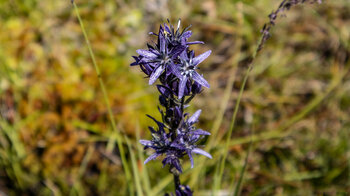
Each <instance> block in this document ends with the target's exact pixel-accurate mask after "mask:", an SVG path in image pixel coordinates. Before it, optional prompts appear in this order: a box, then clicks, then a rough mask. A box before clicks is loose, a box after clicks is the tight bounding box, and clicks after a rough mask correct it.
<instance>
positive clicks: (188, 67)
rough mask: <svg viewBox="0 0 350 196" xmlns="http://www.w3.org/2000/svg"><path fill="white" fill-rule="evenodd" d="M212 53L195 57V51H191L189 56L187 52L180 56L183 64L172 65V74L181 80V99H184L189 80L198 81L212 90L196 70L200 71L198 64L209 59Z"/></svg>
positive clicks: (179, 96) (179, 95)
mask: <svg viewBox="0 0 350 196" xmlns="http://www.w3.org/2000/svg"><path fill="white" fill-rule="evenodd" d="M210 53H211V50H208V51H207V52H205V53H203V54H201V55H198V56H196V57H194V52H193V51H191V52H190V54H189V55H188V54H186V52H183V53H181V55H180V56H179V58H180V61H181V64H171V65H170V70H171V72H172V73H173V74H174V75H176V77H177V78H179V80H180V84H179V93H178V98H179V99H181V98H182V97H183V95H184V91H185V87H186V83H187V80H189V79H192V80H194V81H196V82H197V83H198V84H200V85H202V86H205V87H207V88H210V85H209V83H208V82H207V81H206V80H205V79H204V78H203V76H201V75H200V74H199V73H197V71H196V69H198V68H197V66H198V64H200V63H201V62H202V61H204V60H205V59H206V58H208V56H209V55H210Z"/></svg>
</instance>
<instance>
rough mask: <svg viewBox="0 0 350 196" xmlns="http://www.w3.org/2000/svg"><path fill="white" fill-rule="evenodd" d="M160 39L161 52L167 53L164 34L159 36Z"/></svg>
mask: <svg viewBox="0 0 350 196" xmlns="http://www.w3.org/2000/svg"><path fill="white" fill-rule="evenodd" d="M158 39H159V49H160V51H161V52H165V43H166V42H165V38H164V36H163V34H162V33H160V34H159V36H158Z"/></svg>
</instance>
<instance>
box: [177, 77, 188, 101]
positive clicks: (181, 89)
mask: <svg viewBox="0 0 350 196" xmlns="http://www.w3.org/2000/svg"><path fill="white" fill-rule="evenodd" d="M186 83H187V77H186V76H185V77H183V78H182V79H180V84H179V94H178V98H179V99H181V98H182V97H183V95H184V91H185V88H186Z"/></svg>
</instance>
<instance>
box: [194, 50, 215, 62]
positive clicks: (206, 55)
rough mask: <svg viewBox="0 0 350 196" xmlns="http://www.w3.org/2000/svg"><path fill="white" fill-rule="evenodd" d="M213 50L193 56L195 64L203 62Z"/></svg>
mask: <svg viewBox="0 0 350 196" xmlns="http://www.w3.org/2000/svg"><path fill="white" fill-rule="evenodd" d="M210 53H211V50H208V51H206V52H205V53H203V54H200V55H198V56H196V57H194V58H193V65H198V64H199V63H201V62H202V61H204V60H205V59H206V58H208V56H209V55H210Z"/></svg>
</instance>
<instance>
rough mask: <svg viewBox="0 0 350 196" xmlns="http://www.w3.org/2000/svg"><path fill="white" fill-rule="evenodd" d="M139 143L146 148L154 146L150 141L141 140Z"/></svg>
mask: <svg viewBox="0 0 350 196" xmlns="http://www.w3.org/2000/svg"><path fill="white" fill-rule="evenodd" d="M139 142H140V143H141V144H142V145H144V146H152V142H151V141H149V140H140V141H139Z"/></svg>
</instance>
